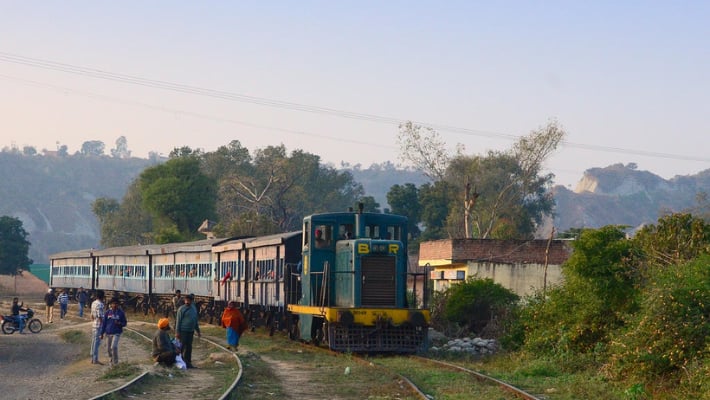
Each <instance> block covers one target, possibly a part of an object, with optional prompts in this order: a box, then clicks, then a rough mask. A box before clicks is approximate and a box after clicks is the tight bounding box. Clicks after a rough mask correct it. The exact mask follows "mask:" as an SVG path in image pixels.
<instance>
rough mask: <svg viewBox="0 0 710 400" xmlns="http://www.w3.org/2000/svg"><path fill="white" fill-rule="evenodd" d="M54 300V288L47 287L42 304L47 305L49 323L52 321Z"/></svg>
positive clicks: (55, 298)
mask: <svg viewBox="0 0 710 400" xmlns="http://www.w3.org/2000/svg"><path fill="white" fill-rule="evenodd" d="M56 302H57V296H55V295H54V290H52V288H49V289H47V294H45V295H44V304H46V305H47V321H49V323H50V324H52V323H54V303H56Z"/></svg>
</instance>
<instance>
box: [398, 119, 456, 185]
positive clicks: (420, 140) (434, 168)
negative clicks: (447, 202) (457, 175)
mask: <svg viewBox="0 0 710 400" xmlns="http://www.w3.org/2000/svg"><path fill="white" fill-rule="evenodd" d="M397 142H398V143H399V147H400V155H399V158H400V159H401V160H402V161H404V162H407V161H408V162H410V163H411V164H412V165H414V167H415V168H418V169H420V170H421V171H422V172H423V173H424V175H426V176H428V177H429V178H431V179H434V180H435V181H438V180H442V179H443V178H444V173H445V171H446V167H447V166H448V164H449V155H448V153H447V151H446V148H445V144H446V143H445V142H444V141H443V139H441V137H439V134H438V133H437V132H436V131H435V130H434V129H432V128H429V127H424V126H421V125H417V124H414V123H412V122H411V121H408V122H406V123H404V124H401V125H400V126H399V135H397Z"/></svg>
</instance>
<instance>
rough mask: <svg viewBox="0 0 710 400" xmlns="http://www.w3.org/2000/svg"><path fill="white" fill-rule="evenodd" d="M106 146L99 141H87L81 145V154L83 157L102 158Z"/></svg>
mask: <svg viewBox="0 0 710 400" xmlns="http://www.w3.org/2000/svg"><path fill="white" fill-rule="evenodd" d="M104 148H106V145H105V144H104V142H102V141H100V140H89V141H86V142H84V143H83V144H82V145H81V154H83V155H85V156H102V155H104Z"/></svg>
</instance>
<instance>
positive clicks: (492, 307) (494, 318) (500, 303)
mask: <svg viewBox="0 0 710 400" xmlns="http://www.w3.org/2000/svg"><path fill="white" fill-rule="evenodd" d="M442 300H443V301H442ZM518 300H519V297H518V295H516V294H515V293H513V292H512V291H510V290H508V289H506V288H504V287H503V286H501V285H499V284H497V283H495V282H493V280H492V279H476V278H469V279H467V280H466V281H465V282H463V283H459V284H455V285H452V286H451V287H449V289H447V290H446V293H445V294H444V295H443V298H442V299H439V306H438V308H439V310H438V311H439V312H440V313H441V314H442V315H443V320H442V319H441V318H439V320H440V322H441V323H444V324H447V323H454V324H456V325H457V326H459V327H461V328H462V331H461V332H460V334H464V335H468V334H474V335H479V336H480V335H484V336H497V333H498V329H497V328H498V326H500V324H502V323H504V321H505V320H506V319H507V318H508V317H509V316H510V315H511V310H512V309H514V308H515V305H516V304H517V302H518Z"/></svg>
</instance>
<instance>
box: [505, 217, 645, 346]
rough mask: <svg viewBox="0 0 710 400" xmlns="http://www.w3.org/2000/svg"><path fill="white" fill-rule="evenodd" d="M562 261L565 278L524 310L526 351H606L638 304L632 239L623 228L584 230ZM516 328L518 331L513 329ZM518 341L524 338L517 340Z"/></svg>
mask: <svg viewBox="0 0 710 400" xmlns="http://www.w3.org/2000/svg"><path fill="white" fill-rule="evenodd" d="M573 247H574V252H573V254H572V256H571V257H570V258H569V259H568V260H567V262H566V263H565V264H564V265H563V273H564V274H565V282H564V284H563V285H561V286H559V287H555V288H553V289H552V290H550V291H548V292H547V293H544V294H543V293H538V294H536V295H535V296H532V297H531V298H530V299H528V301H527V302H526V305H525V307H524V308H523V309H522V310H521V316H520V320H519V323H520V324H522V325H523V326H522V327H518V328H517V329H518V330H517V332H518V333H519V332H520V329H522V330H523V331H524V332H525V339H524V340H523V342H522V343H520V342H519V343H518V344H522V345H523V347H524V348H525V349H526V350H529V351H533V352H544V353H548V354H566V353H588V352H599V351H603V350H604V348H605V346H606V344H607V343H609V341H610V337H611V335H612V333H613V332H614V331H615V330H616V329H618V328H619V327H621V326H623V324H624V321H625V319H624V318H625V316H626V315H627V314H628V313H631V312H633V311H634V309H635V307H636V299H637V288H636V286H635V280H634V277H635V274H634V267H633V263H632V262H631V260H633V259H634V254H635V248H634V246H633V243H632V242H631V241H629V240H627V239H626V238H625V235H624V233H623V231H622V230H621V228H620V227H617V226H607V227H603V228H600V229H588V230H584V231H582V233H581V235H580V237H579V239H578V240H577V241H575V242H573ZM514 331H515V330H514ZM518 339H519V338H518Z"/></svg>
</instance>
